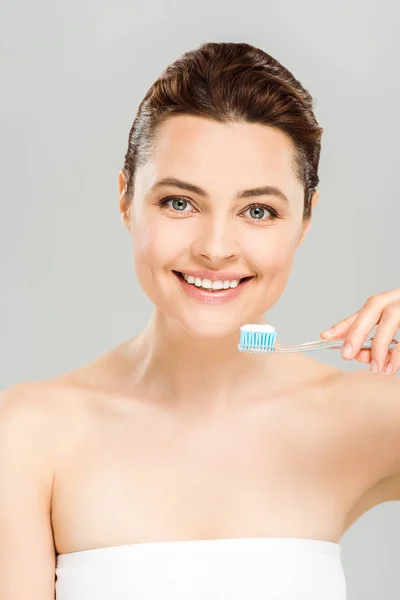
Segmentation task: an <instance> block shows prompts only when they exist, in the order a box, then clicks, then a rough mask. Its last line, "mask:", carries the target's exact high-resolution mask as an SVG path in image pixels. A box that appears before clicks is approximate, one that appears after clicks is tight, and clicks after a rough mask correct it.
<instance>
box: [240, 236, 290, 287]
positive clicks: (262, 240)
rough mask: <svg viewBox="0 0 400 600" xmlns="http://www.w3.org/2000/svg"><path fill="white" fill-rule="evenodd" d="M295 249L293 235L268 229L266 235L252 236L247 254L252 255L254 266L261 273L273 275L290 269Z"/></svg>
mask: <svg viewBox="0 0 400 600" xmlns="http://www.w3.org/2000/svg"><path fill="white" fill-rule="evenodd" d="M296 249H297V244H296V238H295V236H293V235H290V236H289V235H285V234H282V231H278V230H276V231H275V232H272V231H269V232H268V235H265V236H257V237H256V236H254V238H253V240H251V250H250V248H249V256H250V255H251V256H253V262H254V267H255V269H256V270H257V271H258V272H259V273H260V274H261V275H266V276H271V277H273V276H275V275H279V274H282V275H284V274H285V273H286V272H287V270H290V268H291V265H292V262H293V259H294V255H295V253H296Z"/></svg>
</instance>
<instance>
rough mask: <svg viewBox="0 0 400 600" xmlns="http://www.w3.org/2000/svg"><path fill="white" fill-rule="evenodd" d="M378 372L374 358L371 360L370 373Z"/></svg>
mask: <svg viewBox="0 0 400 600" xmlns="http://www.w3.org/2000/svg"><path fill="white" fill-rule="evenodd" d="M377 372H378V363H377V362H376V360H373V361H371V373H377Z"/></svg>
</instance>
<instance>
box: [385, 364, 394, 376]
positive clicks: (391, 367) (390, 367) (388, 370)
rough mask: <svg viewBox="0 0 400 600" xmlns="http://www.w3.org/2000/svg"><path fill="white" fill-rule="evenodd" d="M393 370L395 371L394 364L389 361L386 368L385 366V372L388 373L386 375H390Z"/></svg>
mask: <svg viewBox="0 0 400 600" xmlns="http://www.w3.org/2000/svg"><path fill="white" fill-rule="evenodd" d="M392 371H393V365H392V363H391V362H390V363H388V364H387V365H386V368H385V374H386V375H390V374H391V372H392Z"/></svg>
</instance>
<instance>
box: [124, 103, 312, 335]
mask: <svg viewBox="0 0 400 600" xmlns="http://www.w3.org/2000/svg"><path fill="white" fill-rule="evenodd" d="M292 165H293V146H292V143H291V140H290V138H289V137H288V136H286V135H285V134H284V133H283V132H281V131H280V130H277V129H273V128H270V127H266V126H262V125H259V124H249V123H237V124H234V125H230V126H227V125H222V124H219V123H216V122H213V121H210V120H207V119H204V118H200V117H194V116H189V115H179V116H174V117H170V118H169V119H167V120H166V121H165V122H164V123H163V124H162V126H161V128H160V131H159V133H158V136H157V140H156V143H155V145H154V147H153V151H152V155H151V158H150V160H149V161H148V162H147V163H146V164H145V165H143V166H142V167H140V168H138V169H137V171H136V175H135V193H134V197H133V199H132V202H131V204H130V205H129V204H127V202H128V199H127V198H126V194H124V192H123V190H124V187H125V180H124V174H123V171H121V172H120V175H119V186H120V194H121V199H120V211H121V214H122V217H123V220H124V223H125V225H126V226H127V227H128V229H129V230H130V231H131V233H132V242H133V256H134V264H135V268H136V273H137V276H138V279H139V282H140V284H141V286H142V287H143V290H144V291H145V293H146V294H147V296H148V297H149V298H150V300H151V301H152V302H153V303H154V304H155V305H156V307H157V308H158V309H159V310H160V311H161V312H162V313H163V314H164V315H165V316H166V317H169V318H172V319H173V320H175V321H176V322H178V323H179V324H180V325H181V326H182V327H183V328H184V329H185V330H186V331H187V332H189V333H191V334H192V335H194V336H196V337H207V336H208V337H219V336H225V335H229V334H231V333H233V332H234V331H237V330H238V329H239V327H240V326H241V325H243V324H244V323H255V322H262V315H263V313H264V312H266V311H267V310H269V309H270V308H271V307H272V306H273V305H274V304H275V303H276V301H277V300H278V298H279V297H280V296H281V294H282V292H283V290H284V288H285V286H286V283H287V281H288V278H289V275H290V271H291V267H292V262H293V258H294V255H295V252H296V249H297V247H298V246H299V244H300V243H301V241H302V239H303V238H304V235H305V234H306V232H307V230H308V228H309V225H307V226H304V225H303V223H302V212H303V187H302V186H301V184H300V183H299V182H298V180H297V178H296V176H295V174H294V172H293V170H292ZM165 178H175V180H180V181H181V182H185V184H190V186H192V188H191V189H187V188H185V187H184V184H183V183H182V186H183V187H180V185H178V182H176V184H175V185H174V184H173V183H172V182H171V183H164V184H160V180H162V179H165ZM190 186H189V187H190ZM194 186H195V187H196V188H198V189H197V190H195V189H194ZM267 186H270V187H274V188H277V191H276V192H275V193H273V190H271V191H270V192H271V193H267V192H268V190H264V193H260V192H258V193H257V192H247V193H246V194H244V192H245V191H246V190H254V189H255V188H260V187H267ZM279 191H280V192H281V194H282V196H280V194H279ZM317 195H318V192H316V194H315V198H314V200H317ZM285 197H286V200H285ZM314 204H315V202H314ZM252 205H254V206H252ZM196 271H200V274H199V275H200V278H202V279H208V278H209V279H210V280H211V281H213V280H221V281H225V282H226V281H229V280H234V279H239V278H243V277H251V279H250V280H247V281H246V282H243V283H239V285H238V286H237V288H233V289H232V288H229V289H226V290H225V289H222V291H219V292H218V291H217V292H208V291H206V290H205V291H202V288H199V287H197V286H196V285H193V284H192V285H191V284H190V283H187V282H185V281H183V280H182V279H181V277H180V276H179V275H177V274H176V273H175V272H180V273H185V274H190V273H193V274H194V275H196V274H197V273H196ZM222 272H223V273H222ZM202 283H203V282H202ZM197 284H199V281H197ZM205 285H209V284H208V283H205ZM226 285H227V284H226V283H225V284H224V287H226ZM233 285H235V284H233ZM217 286H220V284H217Z"/></svg>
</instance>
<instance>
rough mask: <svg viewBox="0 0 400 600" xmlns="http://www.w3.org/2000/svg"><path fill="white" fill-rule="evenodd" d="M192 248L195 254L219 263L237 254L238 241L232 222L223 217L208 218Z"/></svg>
mask: <svg viewBox="0 0 400 600" xmlns="http://www.w3.org/2000/svg"><path fill="white" fill-rule="evenodd" d="M191 249H192V252H193V254H194V255H196V256H201V257H203V258H207V259H208V261H209V262H212V263H219V262H221V261H226V260H228V259H230V258H233V257H235V256H237V254H238V243H237V240H236V237H235V232H234V227H233V224H232V223H229V221H228V220H227V219H226V220H223V219H215V220H213V221H212V222H211V221H210V220H208V221H207V222H204V223H202V226H201V231H200V232H198V235H197V236H196V238H195V240H193V242H192V245H191Z"/></svg>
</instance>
